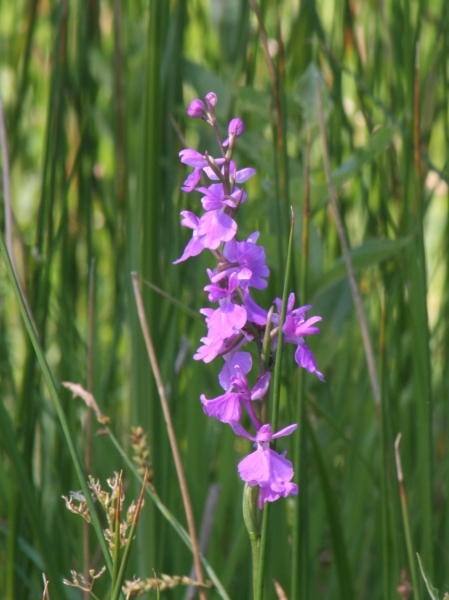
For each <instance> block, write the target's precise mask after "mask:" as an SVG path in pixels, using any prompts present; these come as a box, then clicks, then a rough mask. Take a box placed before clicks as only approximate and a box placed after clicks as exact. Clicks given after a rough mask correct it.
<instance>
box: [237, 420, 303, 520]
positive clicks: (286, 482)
mask: <svg viewBox="0 0 449 600" xmlns="http://www.w3.org/2000/svg"><path fill="white" fill-rule="evenodd" d="M296 427H297V425H296V424H294V425H289V426H288V427H285V428H284V429H281V431H278V432H277V433H275V434H272V433H271V425H269V424H266V425H262V427H261V428H260V429H259V431H258V432H257V434H256V436H255V437H253V436H252V435H250V434H249V433H248V432H247V431H246V430H245V429H244V428H243V427H242V426H241V425H240V423H232V428H233V430H234V431H235V433H236V434H237V435H241V436H243V437H246V438H248V439H249V440H252V441H254V442H255V444H254V445H255V446H256V450H255V452H253V453H252V454H250V455H249V456H246V457H245V458H244V459H243V460H242V461H240V463H239V466H238V471H239V475H240V477H241V478H242V479H243V481H246V482H247V483H248V485H249V486H250V487H254V486H255V485H258V486H259V487H260V488H261V489H260V494H259V508H260V509H262V508H263V505H264V502H274V501H275V500H277V499H278V498H280V497H281V496H283V497H284V498H285V497H286V496H288V495H289V494H293V495H296V494H297V493H298V486H297V485H296V484H295V483H291V479H292V477H293V466H292V463H291V462H290V461H289V460H287V459H286V458H285V455H286V452H283V453H282V454H278V453H277V452H275V451H274V450H272V449H271V448H270V441H271V440H272V439H275V438H278V437H281V436H285V435H290V433H292V432H293V431H294V430H295V429H296Z"/></svg>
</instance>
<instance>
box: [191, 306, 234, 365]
mask: <svg viewBox="0 0 449 600" xmlns="http://www.w3.org/2000/svg"><path fill="white" fill-rule="evenodd" d="M206 310H210V312H211V313H213V312H214V311H213V309H212V308H210V309H203V314H206V313H205V312H204V311H206ZM239 335H240V334H239V332H236V333H234V334H233V335H231V336H229V337H228V338H226V339H222V338H221V337H218V338H217V339H213V338H211V337H208V336H205V337H202V338H201V340H200V341H201V342H203V345H202V346H200V347H199V348H198V350H197V351H196V353H195V354H194V355H193V358H194V360H202V361H204V362H205V363H209V362H211V361H213V360H214V358H216V357H217V356H220V355H221V354H226V353H227V352H229V351H230V350H231V348H232V347H233V345H234V343H236V342H237V339H238V338H239Z"/></svg>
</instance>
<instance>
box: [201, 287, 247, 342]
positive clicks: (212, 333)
mask: <svg viewBox="0 0 449 600" xmlns="http://www.w3.org/2000/svg"><path fill="white" fill-rule="evenodd" d="M219 304H220V305H219V307H218V308H217V309H215V310H213V309H211V308H202V309H201V310H200V313H202V314H203V315H205V316H206V325H207V327H208V330H209V331H208V334H207V337H208V338H209V339H211V340H225V339H226V338H229V337H231V336H232V335H235V334H236V333H237V332H238V331H239V330H240V329H242V328H243V327H244V326H245V323H246V309H245V308H244V307H243V306H241V305H240V304H235V302H233V295H232V294H228V295H226V296H225V297H224V298H222V299H220V300H219Z"/></svg>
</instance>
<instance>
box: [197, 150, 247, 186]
mask: <svg viewBox="0 0 449 600" xmlns="http://www.w3.org/2000/svg"><path fill="white" fill-rule="evenodd" d="M192 152H193V150H192ZM223 160H224V159H217V160H216V161H215V162H216V163H217V165H218V164H222V163H223ZM186 164H187V163H186ZM190 166H191V167H193V166H195V165H190ZM204 172H205V173H206V175H207V176H208V177H209V179H212V180H214V181H217V180H218V175H217V174H216V173H215V172H214V171H213V169H211V167H206V168H205V169H204ZM256 173H257V171H256V169H253V168H252V167H247V168H246V169H240V171H237V167H236V164H235V162H234V161H233V160H231V161H230V162H229V177H230V178H231V180H232V182H233V183H244V182H245V181H247V180H248V179H249V178H250V177H252V176H253V175H255V174H256ZM221 174H222V175H224V167H222V169H221Z"/></svg>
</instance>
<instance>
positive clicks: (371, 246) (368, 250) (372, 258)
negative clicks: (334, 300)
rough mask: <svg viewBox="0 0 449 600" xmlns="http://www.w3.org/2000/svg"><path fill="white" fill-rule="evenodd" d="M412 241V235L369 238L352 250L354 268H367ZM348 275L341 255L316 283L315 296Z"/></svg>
mask: <svg viewBox="0 0 449 600" xmlns="http://www.w3.org/2000/svg"><path fill="white" fill-rule="evenodd" d="M411 241H412V238H411V236H407V237H402V238H398V239H396V240H390V239H374V240H367V241H366V242H364V243H363V244H361V245H360V246H358V247H357V248H353V249H352V250H351V251H350V256H351V262H352V266H353V267H354V269H356V270H357V269H366V268H368V267H372V266H374V265H377V264H379V263H381V262H383V261H385V260H388V259H390V258H392V257H393V256H395V255H396V254H398V253H399V252H400V251H401V250H402V249H403V248H405V247H406V246H408V244H410V242H411ZM346 276H347V272H346V265H345V262H344V259H343V257H342V256H340V257H339V258H338V259H337V260H336V261H335V262H334V264H333V265H332V267H331V268H330V269H329V270H328V271H326V272H325V273H324V274H323V275H322V276H321V277H320V279H319V280H318V282H317V283H316V285H315V289H314V294H313V295H315V296H317V295H319V294H322V293H323V292H324V291H325V290H326V289H327V288H329V287H330V286H331V285H334V284H335V283H337V282H338V281H340V280H341V279H343V278H345V277H346Z"/></svg>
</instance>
